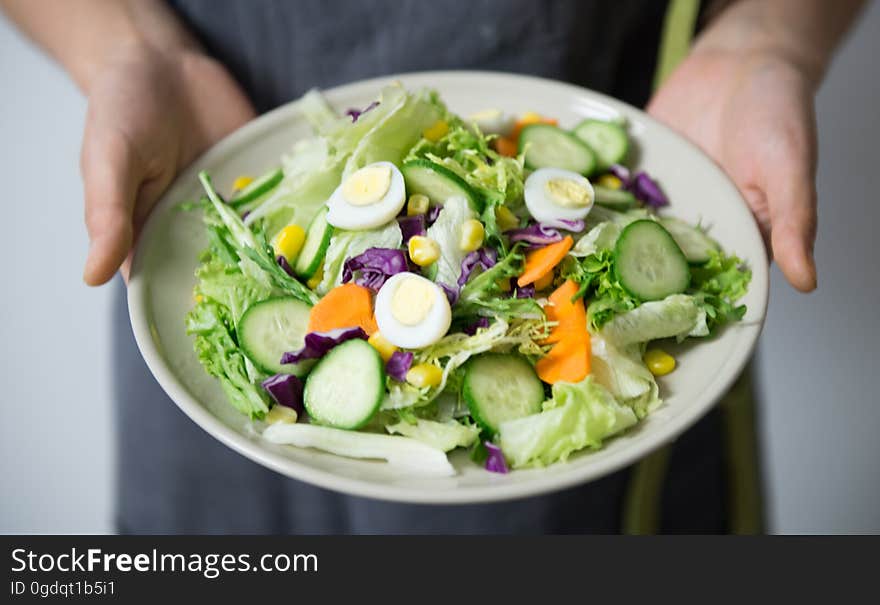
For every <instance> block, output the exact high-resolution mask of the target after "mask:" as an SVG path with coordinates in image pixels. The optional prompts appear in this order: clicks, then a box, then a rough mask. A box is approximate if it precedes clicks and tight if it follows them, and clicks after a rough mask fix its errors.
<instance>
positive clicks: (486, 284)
mask: <svg viewBox="0 0 880 605" xmlns="http://www.w3.org/2000/svg"><path fill="white" fill-rule="evenodd" d="M524 261H525V256H524V255H523V254H522V252H521V251H520V247H519V246H514V247H513V249H512V250H511V251H510V252H508V253H507V255H506V256H505V257H504V258H502V259H501V260H499V261H498V262H497V263H495V265H494V266H492V267H490V268H489V269H487V270H486V271H483V272H482V273H480V274H479V275H477V276H476V277H472V278H471V279H470V281H468V283H466V284H465V285H464V287H462V289H461V292H460V293H459V297H458V301H457V302H456V304H455V306H454V307H453V309H452V314H453V316H454V317H455V318H457V319H461V318H468V317H475V316H482V317H502V318H504V319H505V321H512V320H513V319H514V318H517V317H518V318H526V319H538V320H540V319H543V318H544V310H543V309H542V308H541V306H540V305H539V304H538V303H537V302H536V301H535V299H533V298H516V297H512V296H511V295H510V293H509V292H504V291H502V289H501V287H500V286H499V284H501V283H504V282H505V281H509V280H511V279H513V278H514V277H516V276H518V275H520V274H521V273H522V269H523V262H524Z"/></svg>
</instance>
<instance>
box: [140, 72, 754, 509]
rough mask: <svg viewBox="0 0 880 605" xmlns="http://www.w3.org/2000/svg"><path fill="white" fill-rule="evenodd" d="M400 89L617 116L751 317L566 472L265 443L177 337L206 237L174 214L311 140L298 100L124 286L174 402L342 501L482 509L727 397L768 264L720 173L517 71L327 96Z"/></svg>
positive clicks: (599, 467)
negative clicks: (727, 273) (651, 407)
mask: <svg viewBox="0 0 880 605" xmlns="http://www.w3.org/2000/svg"><path fill="white" fill-rule="evenodd" d="M393 80H400V81H401V82H402V83H403V85H404V86H406V87H408V88H411V89H414V88H418V87H423V86H427V87H432V88H435V89H437V90H438V91H439V92H440V94H441V95H442V97H443V99H444V100H445V101H446V103H447V104H448V106H449V107H450V108H451V109H452V110H453V111H455V112H457V113H460V114H463V115H467V114H469V113H471V112H474V111H478V110H480V109H485V108H487V107H498V108H502V109H503V110H505V111H507V112H514V113H523V112H525V111H530V110H531V111H539V112H541V113H543V114H546V115H550V116H554V117H557V118H558V119H559V122H560V124H562V125H563V126H574V125H575V124H576V123H577V122H578V121H579V120H581V119H582V118H584V117H586V116H602V117H612V116H621V115H622V116H624V117H625V118H626V119H627V120H628V121H629V123H630V130H631V132H632V135H633V138H634V139H635V141H636V142H637V154H636V155H637V156H638V157H637V162H638V164H637V165H638V166H640V167H643V168H645V169H646V170H648V171H650V172H651V173H652V174H653V175H654V176H656V177H657V178H658V179H659V181H660V183H661V184H662V186H663V188H664V189H665V190H666V192H667V193H668V195H669V197H670V199H671V201H672V209H671V211H672V212H673V213H674V214H675V215H676V216H678V217H681V218H683V219H686V220H689V221H697V220H702V221H703V224H708V225H711V226H712V229H711V234H712V235H713V236H714V237H715V238H716V239H717V240H718V241H719V242H720V243H721V244H722V245H723V246H724V249H725V250H727V251H729V252H736V253H737V254H739V255H740V256H741V257H743V258H744V259H746V260H747V262H748V263H749V264H750V266H751V268H752V270H753V272H754V277H753V279H752V284H751V287H750V288H749V292H748V295H747V296H746V298H745V300H744V302H745V303H746V304H747V305H748V313H747V314H746V317H745V320H744V321H743V322H742V323H739V324H737V325H735V326H732V327H729V328H727V329H725V330H724V331H723V332H722V334H721V335H720V336H718V337H717V338H715V339H714V340H712V341H710V342H703V343H696V342H695V343H694V344H693V345H691V346H688V347H685V348H684V349H683V350H682V351H681V352H680V354H679V356H678V362H679V365H678V369H676V371H675V372H673V373H672V374H671V375H669V376H667V377H665V378H663V379H661V381H660V388H661V395H662V396H663V398H664V399H665V402H666V403H665V405H664V406H663V407H662V408H661V409H659V410H657V411H656V412H655V413H653V414H651V415H650V416H649V417H648V418H647V419H646V420H645V421H644V422H642V423H641V424H640V425H639V426H637V427H636V428H635V429H634V430H631V431H629V432H628V433H626V434H624V435H622V436H620V437H618V438H616V439H613V440H611V441H609V442H608V443H607V445H606V446H605V447H604V448H603V449H601V450H599V451H596V452H582V453H580V454H578V455H576V456H573V457H572V458H571V459H570V460H569V462H568V463H566V464H557V465H554V466H551V467H549V468H545V469H536V470H521V471H515V472H512V473H510V474H507V475H498V474H494V473H489V472H487V471H485V470H483V469H482V468H480V467H478V466H477V465H475V464H473V463H472V462H470V460H469V459H468V457H467V455H466V454H465V453H464V452H457V453H455V454H454V455H452V456H451V457H450V459H451V461H452V463H453V464H454V466H455V467H456V469H457V471H458V474H457V475H456V476H454V477H449V478H441V479H437V478H431V479H426V478H419V477H413V476H411V475H403V474H401V473H400V472H399V471H397V470H395V468H394V467H391V466H388V465H387V464H385V463H382V462H378V461H375V462H374V461H364V460H351V459H346V458H342V457H338V456H334V455H331V454H325V453H322V452H318V451H315V450H308V449H297V448H293V447H289V446H276V445H272V444H269V443H266V442H265V441H263V440H262V439H261V438H260V437H259V436H258V435H257V434H256V433H255V432H254V431H253V429H252V427H251V425H250V423H249V422H248V421H247V420H246V419H245V418H244V417H243V416H241V415H239V414H238V413H237V412H236V411H235V410H233V408H232V407H231V406H230V405H229V404H228V403H227V402H226V399H225V397H224V395H223V393H222V391H221V390H220V387H219V386H218V385H217V384H216V383H215V382H214V380H213V379H212V378H211V377H209V376H208V375H206V374H205V372H204V371H203V370H202V368H201V366H200V365H199V363H198V361H197V359H196V357H195V354H194V353H193V347H192V341H191V339H190V337H188V336H187V335H186V334H185V331H184V315H185V314H186V312H187V310H188V309H189V308H190V306H191V305H192V298H191V297H192V288H193V285H194V281H195V280H194V277H193V272H194V270H195V267H196V264H197V257H198V254H199V252H200V251H201V250H202V249H203V248H204V247H205V245H206V239H205V235H204V230H203V228H202V224H201V220H200V218H199V217H198V216H196V214H195V213H184V212H179V211H177V210H176V209H175V205H176V204H177V203H178V202H180V201H181V200H191V199H196V198H197V197H198V196H199V194H200V190H199V185H198V182H197V179H196V173H197V172H198V171H199V170H202V169H206V170H209V171H210V173H211V175H212V177H213V179H214V182H215V183H217V184H218V187H220V188H221V190H225V189H227V188H228V187H229V185H230V183H232V180H233V179H234V178H235V177H236V176H237V175H240V174H259V173H261V172H262V171H264V170H266V169H268V168H270V167H272V166H275V165H277V164H278V159H279V156H280V155H281V154H282V153H283V152H285V151H287V150H288V149H289V148H290V147H291V145H292V143H293V142H294V141H296V140H297V139H300V138H303V137H306V136H308V135H309V129H308V126H307V125H306V123H305V121H304V120H303V119H302V118H301V117H300V115H299V114H298V111H297V109H296V106H295V104H288V105H285V106H283V107H280V108H278V109H276V110H274V111H272V112H271V113H268V114H266V115H264V116H262V117H260V118H259V119H257V120H255V121H254V122H252V123H250V124H248V125H247V126H245V127H244V128H242V129H240V130H238V131H237V132H235V133H233V134H231V135H230V136H229V137H227V138H226V139H224V140H223V141H221V142H220V143H219V144H217V145H216V146H215V147H213V148H212V149H211V150H210V151H208V152H207V153H206V154H205V155H203V156H202V157H201V158H199V159H198V160H197V161H196V162H195V163H194V164H193V165H192V166H191V167H190V168H189V169H188V170H186V171H185V172H184V173H183V174H181V175H180V176H179V177H178V178H177V180H176V181H175V182H174V184H173V185H172V186H171V188H170V189H169V190H168V192H167V193H166V194H165V196H164V197H163V198H162V200H161V201H160V202H159V204H158V205H157V206H156V208H155V210H154V211H153V213H152V215H151V216H150V219H149V221H148V222H147V225H146V227H145V229H144V231H143V234H142V236H141V237H140V239H139V242H138V245H137V249H136V251H135V257H134V265H133V268H132V273H131V283H130V285H129V295H128V303H129V313H130V316H131V323H132V326H133V327H134V334H135V336H136V338H137V343H138V346H139V347H140V349H141V352H142V353H143V356H144V359H146V361H147V364H148V365H149V367H150V369H151V370H152V372H153V374H154V375H155V376H156V378H157V380H158V381H159V384H161V385H162V388H163V389H165V391H166V392H167V393H168V395H169V396H170V397H171V399H173V400H174V401H175V402H176V403H177V405H178V406H180V408H181V409H182V410H183V411H184V412H185V413H186V414H187V415H188V416H189V417H190V418H192V420H193V421H194V422H196V423H197V424H198V425H199V426H201V427H202V428H203V429H205V430H206V431H208V433H210V434H211V435H213V436H214V437H216V438H217V439H219V440H220V441H222V442H223V443H225V444H226V445H228V446H229V447H231V448H233V449H235V450H237V451H238V452H240V453H241V454H243V455H245V456H247V457H248V458H250V459H252V460H254V461H256V462H258V463H260V464H262V465H264V466H267V467H269V468H271V469H274V470H276V471H278V472H280V473H283V474H285V475H288V476H290V477H293V478H295V479H299V480H302V481H306V482H309V483H313V484H316V485H319V486H322V487H325V488H329V489H334V490H338V491H342V492H347V493H350V494H356V495H360V496H368V497H374V498H383V499H388V500H399V501H408V502H424V503H465V502H487V501H493V500H503V499H509V498H517V497H523V496H530V495H536V494H541V493H545V492H549V491H553V490H558V489H562V488H565V487H569V486H573V485H576V484H579V483H585V482H587V481H592V480H595V479H598V478H599V477H602V476H603V475H606V474H608V473H611V472H613V471H616V470H618V469H620V468H623V467H625V466H627V465H629V464H631V463H633V462H635V461H637V460H638V459H639V458H641V457H643V456H645V455H646V454H648V453H650V452H651V451H652V450H654V449H656V448H657V447H660V446H661V445H664V444H665V443H667V442H669V441H671V440H673V439H674V438H675V437H676V436H677V435H679V434H680V433H681V432H682V431H684V430H685V429H687V428H688V427H689V426H691V425H692V424H693V423H694V422H696V421H697V420H698V419H699V418H700V417H701V416H703V415H704V414H705V413H706V412H707V411H709V409H710V408H711V407H712V405H713V404H714V403H715V402H716V401H717V400H718V399H719V398H720V397H721V396H722V395H723V394H724V393H725V391H726V390H727V389H728V388H729V387H730V386H731V384H732V382H733V381H734V380H735V378H736V377H737V376H738V374H739V373H740V371H741V370H742V368H743V366H744V365H745V363H746V362H747V360H748V359H749V357H750V355H751V354H752V350H753V349H754V347H755V344H756V341H757V339H758V335H759V334H760V331H761V326H762V323H763V320H764V314H765V311H766V307H767V290H768V275H767V257H766V254H765V251H764V245H763V242H762V240H761V237H760V235H759V232H758V229H757V226H756V224H755V221H754V220H753V218H752V215H751V213H750V212H749V210H748V208H747V207H746V205H745V202H744V201H743V200H742V198H741V197H740V195H739V193H738V192H737V190H736V188H735V187H734V185H733V183H731V181H730V180H729V179H728V178H727V177H726V176H725V174H724V173H723V172H722V171H721V169H720V168H719V167H718V166H716V165H715V164H714V163H713V162H712V161H711V160H710V159H708V158H707V157H706V156H705V155H703V154H702V153H701V152H700V151H699V150H698V149H697V148H696V147H694V146H693V145H692V144H690V143H688V142H687V141H685V140H684V139H683V138H681V137H680V136H678V135H677V134H675V133H674V132H672V131H671V130H669V129H668V128H666V127H665V126H662V125H661V124H659V123H658V122H656V121H654V120H653V119H651V118H650V117H648V116H647V115H646V114H644V113H643V112H641V111H639V110H637V109H634V108H633V107H630V106H629V105H626V104H624V103H621V102H619V101H616V100H614V99H611V98H609V97H606V96H604V95H600V94H597V93H595V92H591V91H589V90H585V89H583V88H579V87H576V86H571V85H568V84H562V83H559V82H554V81H550V80H543V79H538V78H532V77H525V76H515V75H509V74H500V73H486V72H426V73H414V74H404V75H400V76H388V77H385V78H378V79H374V80H367V81H363V82H357V83H354V84H349V85H346V86H341V87H339V88H334V89H331V90H328V91H326V95H327V97H328V99H329V100H330V102H331V103H332V104H333V105H334V106H335V107H336V108H337V109H345V108H348V107H362V106H364V105H366V104H368V103H369V102H370V101H372V100H373V99H374V98H375V96H376V95H377V94H378V92H379V90H380V88H381V87H382V86H383V85H385V84H387V83H389V82H391V81H393Z"/></svg>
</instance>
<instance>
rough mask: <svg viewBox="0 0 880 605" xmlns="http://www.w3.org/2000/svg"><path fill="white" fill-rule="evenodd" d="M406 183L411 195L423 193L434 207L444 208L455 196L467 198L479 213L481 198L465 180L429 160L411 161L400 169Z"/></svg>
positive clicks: (407, 190)
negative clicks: (447, 201) (445, 203)
mask: <svg viewBox="0 0 880 605" xmlns="http://www.w3.org/2000/svg"><path fill="white" fill-rule="evenodd" d="M400 171H401V172H402V173H403V179H404V181H405V182H406V192H407V194H409V195H412V194H414V193H421V194H422V195H425V196H427V197H428V199H429V200H430V201H431V204H432V205H434V206H442V205H443V204H444V202H446V200H448V199H449V198H451V197H454V196H461V197H463V198H465V199H466V200H467V201H468V202H469V203H470V205H471V207H472V208H473V209H474V210H476V211H477V212H479V211H480V210H481V208H480V204H479V201H478V200H479V196H478V195H477V194H476V192H475V191H474V190H473V189H472V188H471V186H470V185H468V184H467V182H465V180H464V179H463V178H461V177H460V176H458V175H457V174H455V173H454V172H452V171H451V170H449V169H448V168H447V167H446V166H441V165H440V164H435V163H434V162H431V161H429V160H421V159H420V160H410V161H409V162H407V163H405V164H404V165H403V167H402V168H401V169H400Z"/></svg>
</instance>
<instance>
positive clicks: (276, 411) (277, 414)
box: [266, 405, 296, 424]
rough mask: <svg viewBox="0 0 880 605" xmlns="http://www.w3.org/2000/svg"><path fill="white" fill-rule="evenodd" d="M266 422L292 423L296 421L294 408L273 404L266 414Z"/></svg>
mask: <svg viewBox="0 0 880 605" xmlns="http://www.w3.org/2000/svg"><path fill="white" fill-rule="evenodd" d="M266 422H267V423H269V424H294V423H295V422H296V410H294V409H293V408H289V407H287V406H286V405H274V406H272V409H271V410H269V413H268V414H266Z"/></svg>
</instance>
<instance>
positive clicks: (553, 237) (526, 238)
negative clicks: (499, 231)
mask: <svg viewBox="0 0 880 605" xmlns="http://www.w3.org/2000/svg"><path fill="white" fill-rule="evenodd" d="M507 235H508V236H509V237H510V241H511V243H513V242H526V243H527V244H530V246H546V245H548V244H554V243H556V242H558V241H560V240H561V239H562V234H561V233H559V231H558V230H557V229H554V228H552V227H547V226H546V225H543V224H541V223H532V224H531V225H529V226H527V227H523V228H522V229H512V230H510V231H508V232H507Z"/></svg>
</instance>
